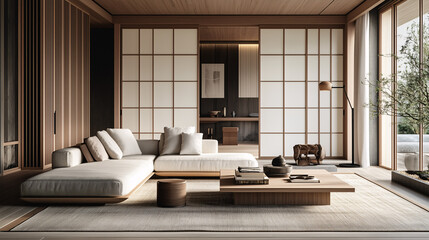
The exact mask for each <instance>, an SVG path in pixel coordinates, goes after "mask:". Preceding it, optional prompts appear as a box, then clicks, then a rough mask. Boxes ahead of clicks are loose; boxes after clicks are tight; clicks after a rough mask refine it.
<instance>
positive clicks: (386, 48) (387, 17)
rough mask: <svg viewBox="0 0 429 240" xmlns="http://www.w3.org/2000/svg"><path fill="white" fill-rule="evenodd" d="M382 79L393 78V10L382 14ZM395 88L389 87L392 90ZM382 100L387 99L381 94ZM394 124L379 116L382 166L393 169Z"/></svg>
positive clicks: (388, 118)
mask: <svg viewBox="0 0 429 240" xmlns="http://www.w3.org/2000/svg"><path fill="white" fill-rule="evenodd" d="M380 41H381V45H380V55H379V56H380V57H379V64H380V78H391V77H393V75H392V60H393V59H392V41H393V39H392V9H389V10H387V11H385V12H383V13H381V14H380ZM392 87H393V86H387V87H386V88H387V89H386V90H387V91H389V90H391V88H392ZM379 97H380V98H386V97H387V96H385V94H384V95H383V93H380V96H379ZM392 123H393V117H392V116H391V115H388V114H382V115H380V116H379V124H380V136H381V142H380V150H379V151H380V166H383V167H386V168H389V169H391V168H392V167H393V155H392V131H393V129H392Z"/></svg>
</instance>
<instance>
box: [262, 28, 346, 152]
mask: <svg viewBox="0 0 429 240" xmlns="http://www.w3.org/2000/svg"><path fill="white" fill-rule="evenodd" d="M262 29H282V38H283V46H282V48H283V53H282V54H280V53H278V54H262V53H261V52H260V49H261V48H259V56H260V60H259V68H261V57H262V56H282V63H283V65H282V67H283V80H282V81H270V80H267V81H265V80H264V81H263V80H262V79H261V76H262V75H261V72H262V70H261V69H260V71H259V72H260V73H259V74H260V76H259V78H260V86H259V89H261V85H262V83H266V82H268V83H269V82H275V83H282V85H283V107H262V106H261V90H259V96H260V100H259V105H260V111H259V114H260V116H261V110H262V109H282V110H283V116H282V117H283V131H282V132H262V131H261V122H259V129H260V130H259V139H260V140H259V143H260V144H259V158H261V159H263V158H272V157H274V156H261V135H269V134H278V135H282V139H283V146H282V147H283V149H282V153H283V154H282V155H284V156H285V155H286V149H285V136H286V134H287V135H293V134H300V135H302V134H303V135H304V137H305V143H308V135H309V134H317V135H318V142H319V143H320V140H321V139H320V136H321V134H329V139H330V153H331V155H332V148H333V145H332V138H333V137H332V136H333V134H342V135H343V138H342V139H343V144H342V145H343V155H342V156H328V157H330V158H340V159H342V158H344V157H345V156H346V153H347V147H346V146H347V141H346V139H347V138H346V137H347V125H346V122H347V116H346V115H345V114H344V113H345V109H346V105H345V96H344V94H342V95H343V97H342V107H333V94H332V92H330V98H329V107H321V106H320V91H318V107H309V106H308V84H309V83H310V82H320V57H321V56H329V61H330V82H332V83H343V85H344V86H345V83H346V64H345V61H346V58H345V54H346V50H345V44H344V43H345V40H344V39H345V37H344V36H345V34H346V32H345V28H344V26H342V25H341V26H338V25H335V26H326V25H325V26H296V25H294V26H281V27H278V26H267V27H261V28H260V30H262ZM286 29H304V30H305V53H304V54H286V52H285V51H286V49H285V30H286ZM309 29H317V30H318V53H317V54H314V53H313V54H309V53H308V30H309ZM321 29H329V37H330V39H329V41H330V42H329V45H330V53H328V54H322V53H320V32H321V31H320V30H321ZM333 29H341V30H342V31H343V37H342V38H341V40H342V41H343V53H342V54H334V53H333V48H332V37H333V33H332V30H333ZM259 39H261V31H260V32H259ZM286 56H304V57H305V80H304V81H293V80H292V81H291V80H287V81H286V80H285V77H286V76H285V62H284V61H285V57H286ZM309 56H317V57H318V81H314V80H308V57H309ZM333 56H342V59H343V68H342V69H343V75H342V77H343V79H342V81H338V80H336V81H333V80H332V74H333V71H332V69H333V66H332V58H333ZM289 82H292V83H293V82H299V83H304V85H305V107H286V106H285V84H286V83H289ZM287 109H303V110H304V111H305V132H286V130H285V129H286V123H285V119H284V117H285V110H287ZM310 109H317V110H318V132H309V131H308V126H309V124H308V122H309V120H308V110H310ZM321 109H329V114H330V123H329V125H330V131H329V132H321V131H320V110H321ZM335 109H340V110H343V120H342V121H343V131H342V132H335V131H333V129H332V127H333V123H332V112H333V110H335ZM287 158H291V157H290V156H289V157H287Z"/></svg>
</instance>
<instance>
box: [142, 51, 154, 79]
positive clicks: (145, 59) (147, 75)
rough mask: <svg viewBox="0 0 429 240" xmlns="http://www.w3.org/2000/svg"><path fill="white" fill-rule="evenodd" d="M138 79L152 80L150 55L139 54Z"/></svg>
mask: <svg viewBox="0 0 429 240" xmlns="http://www.w3.org/2000/svg"><path fill="white" fill-rule="evenodd" d="M140 81H152V56H140Z"/></svg>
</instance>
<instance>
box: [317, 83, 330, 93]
mask: <svg viewBox="0 0 429 240" xmlns="http://www.w3.org/2000/svg"><path fill="white" fill-rule="evenodd" d="M331 89H332V83H331V82H328V81H323V82H321V83H319V90H320V91H331Z"/></svg>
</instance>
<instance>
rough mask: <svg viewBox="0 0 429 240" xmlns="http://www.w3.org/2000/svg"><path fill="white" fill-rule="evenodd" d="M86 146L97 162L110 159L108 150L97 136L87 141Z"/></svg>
mask: <svg viewBox="0 0 429 240" xmlns="http://www.w3.org/2000/svg"><path fill="white" fill-rule="evenodd" d="M85 144H86V146H87V147H88V149H89V151H90V152H91V155H92V157H93V158H94V159H95V161H97V162H99V161H104V160H107V159H109V155H108V154H107V152H106V149H104V146H103V144H102V143H101V141H100V139H98V137H97V136H92V137H89V138H87V139H85Z"/></svg>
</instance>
